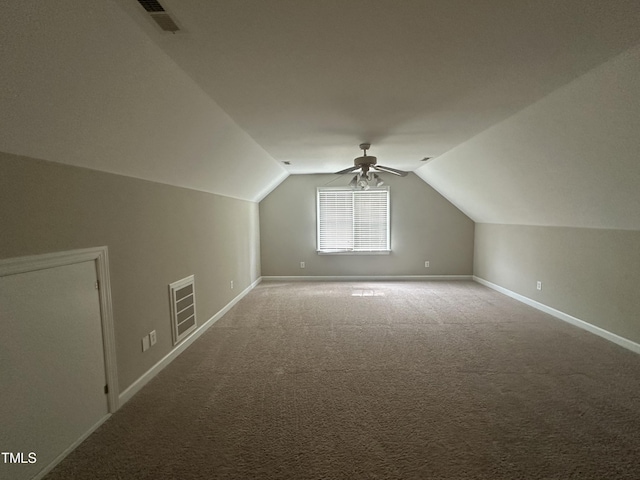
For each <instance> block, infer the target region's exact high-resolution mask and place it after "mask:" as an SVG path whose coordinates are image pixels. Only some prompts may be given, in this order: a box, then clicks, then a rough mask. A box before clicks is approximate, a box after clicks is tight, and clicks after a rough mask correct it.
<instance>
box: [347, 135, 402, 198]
mask: <svg viewBox="0 0 640 480" xmlns="http://www.w3.org/2000/svg"><path fill="white" fill-rule="evenodd" d="M370 148H371V144H370V143H361V144H360V149H361V150H363V151H364V155H363V156H361V157H357V158H355V159H354V160H353V164H354V166H353V167H349V168H345V169H344V170H340V171H339V172H336V173H335V174H336V175H342V174H343V173H351V172H355V171H356V170H361V171H360V173H358V174H356V176H355V177H353V179H352V180H351V181H350V182H349V186H350V187H353V188H355V187H359V188H361V189H363V190H368V189H369V182H375V186H376V187H379V186H380V185H382V184H383V183H384V182H383V181H382V179H380V177H379V176H378V174H377V173H374V172H371V171H370V169H371V168H373V169H375V170H378V171H380V172H387V173H392V174H393V175H398V176H400V177H406V176H407V175H408V174H409V172H405V171H403V170H396V169H395V168H391V167H385V166H383V165H378V164H377V158H376V157H373V156H371V155H367V150H369V149H370Z"/></svg>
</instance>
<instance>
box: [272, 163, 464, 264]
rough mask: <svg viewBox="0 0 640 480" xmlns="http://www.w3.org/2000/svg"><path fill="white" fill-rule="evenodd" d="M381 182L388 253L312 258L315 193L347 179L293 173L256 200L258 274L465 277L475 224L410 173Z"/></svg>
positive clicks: (314, 239) (390, 176)
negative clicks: (386, 197)
mask: <svg viewBox="0 0 640 480" xmlns="http://www.w3.org/2000/svg"><path fill="white" fill-rule="evenodd" d="M381 176H382V177H383V178H384V180H385V184H386V185H389V186H390V191H391V197H390V198H391V249H392V253H391V254H390V255H366V256H365V255H318V254H317V253H316V187H321V186H325V185H327V184H328V186H332V187H335V186H341V185H342V186H345V185H346V184H347V183H348V182H349V180H350V176H348V175H344V176H342V177H336V176H335V175H291V176H290V177H288V178H287V179H286V180H285V181H284V182H283V183H281V184H280V185H279V186H278V187H277V188H276V189H275V190H274V191H273V192H271V193H270V194H269V195H268V196H267V197H266V198H265V199H264V200H262V201H261V202H260V234H261V240H260V241H261V252H262V253H261V258H262V274H263V275H265V276H272V275H287V276H289V275H304V276H306V275H310V276H311V275H313V276H315V275H321V276H332V275H471V273H472V264H473V229H474V224H473V222H472V221H471V220H470V219H469V218H468V217H467V216H465V215H464V214H463V213H462V212H460V211H459V210H458V209H457V208H456V207H454V206H453V205H452V204H451V203H449V202H448V201H447V200H446V199H445V198H444V197H442V196H441V195H440V194H439V193H437V192H436V191H435V190H433V189H432V188H431V187H430V186H429V185H427V184H426V183H424V182H423V181H422V180H420V179H419V178H418V177H417V176H415V175H414V174H410V175H409V176H407V177H405V178H399V177H396V176H393V175H388V174H386V175H381ZM425 260H429V262H430V268H424V261H425ZM301 261H304V262H305V263H306V268H305V269H304V270H302V269H300V262H301Z"/></svg>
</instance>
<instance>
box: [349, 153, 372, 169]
mask: <svg viewBox="0 0 640 480" xmlns="http://www.w3.org/2000/svg"><path fill="white" fill-rule="evenodd" d="M376 162H377V158H376V157H372V156H369V155H364V156H362V157H357V158H356V159H354V160H353V163H354V165H355V166H357V167H360V166H362V165H375V164H376Z"/></svg>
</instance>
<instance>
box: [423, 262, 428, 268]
mask: <svg viewBox="0 0 640 480" xmlns="http://www.w3.org/2000/svg"><path fill="white" fill-rule="evenodd" d="M424 268H429V260H425V262H424Z"/></svg>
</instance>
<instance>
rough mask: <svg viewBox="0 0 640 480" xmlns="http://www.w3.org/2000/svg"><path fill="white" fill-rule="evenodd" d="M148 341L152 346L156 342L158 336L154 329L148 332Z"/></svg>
mask: <svg viewBox="0 0 640 480" xmlns="http://www.w3.org/2000/svg"><path fill="white" fill-rule="evenodd" d="M149 341H150V342H151V346H152V347H153V346H154V345H155V344H156V342H157V341H158V337H157V336H156V331H155V330H153V331H152V332H151V333H150V334H149Z"/></svg>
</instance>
